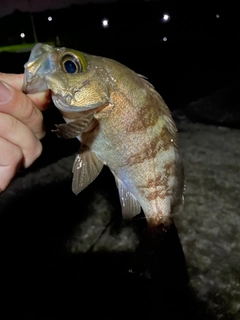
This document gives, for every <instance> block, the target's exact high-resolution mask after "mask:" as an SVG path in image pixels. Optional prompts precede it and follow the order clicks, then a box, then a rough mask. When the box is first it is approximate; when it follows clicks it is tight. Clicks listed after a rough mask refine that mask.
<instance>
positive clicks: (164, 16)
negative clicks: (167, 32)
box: [163, 13, 170, 21]
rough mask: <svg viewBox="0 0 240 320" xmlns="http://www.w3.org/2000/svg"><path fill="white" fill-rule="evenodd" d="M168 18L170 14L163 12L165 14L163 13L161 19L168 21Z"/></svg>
mask: <svg viewBox="0 0 240 320" xmlns="http://www.w3.org/2000/svg"><path fill="white" fill-rule="evenodd" d="M169 19H170V16H169V15H168V14H166V13H165V14H164V15H163V20H164V21H168V20H169Z"/></svg>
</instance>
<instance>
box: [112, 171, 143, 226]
mask: <svg viewBox="0 0 240 320" xmlns="http://www.w3.org/2000/svg"><path fill="white" fill-rule="evenodd" d="M113 175H114V177H115V180H116V185H117V188H118V193H119V199H120V203H121V206H122V215H123V218H124V219H128V220H130V219H132V218H133V217H135V216H136V215H137V214H139V213H140V212H141V207H140V205H139V203H138V201H137V200H136V198H135V197H134V195H133V194H132V193H131V192H130V191H128V190H127V189H126V187H125V186H124V184H123V183H122V181H121V180H120V179H119V178H118V177H117V176H116V175H115V174H114V173H113Z"/></svg>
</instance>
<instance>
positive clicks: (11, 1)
mask: <svg viewBox="0 0 240 320" xmlns="http://www.w3.org/2000/svg"><path fill="white" fill-rule="evenodd" d="M90 2H93V3H95V2H97V3H101V2H115V0H41V1H39V0H21V1H19V0H0V17H2V16H5V15H8V14H11V13H12V12H13V11H14V10H16V9H18V10H20V11H30V10H32V11H33V12H34V11H44V10H48V9H59V8H64V7H68V6H69V5H71V4H87V3H90Z"/></svg>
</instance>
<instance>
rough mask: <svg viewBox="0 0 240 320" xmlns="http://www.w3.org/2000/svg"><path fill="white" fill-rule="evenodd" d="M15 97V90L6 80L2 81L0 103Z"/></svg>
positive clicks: (0, 83)
mask: <svg viewBox="0 0 240 320" xmlns="http://www.w3.org/2000/svg"><path fill="white" fill-rule="evenodd" d="M12 97H13V91H12V90H11V89H10V87H9V86H8V85H7V83H5V82H4V81H0V103H7V102H9V101H10V100H11V99H12Z"/></svg>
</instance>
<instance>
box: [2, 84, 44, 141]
mask: <svg viewBox="0 0 240 320" xmlns="http://www.w3.org/2000/svg"><path fill="white" fill-rule="evenodd" d="M0 112H1V113H6V114H9V115H11V116H12V117H15V118H17V119H18V120H20V121H21V122H23V123H24V124H25V125H27V126H28V127H29V128H30V129H31V130H32V132H33V133H34V134H35V136H36V137H37V138H38V139H41V138H43V136H44V135H45V130H44V127H43V116H42V113H41V111H40V110H39V109H38V108H37V107H36V106H35V105H34V103H33V102H32V100H31V99H30V98H28V97H27V96H26V95H25V94H24V93H22V92H20V91H18V90H17V89H15V88H13V87H11V86H10V85H9V84H7V83H6V82H3V81H0Z"/></svg>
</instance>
